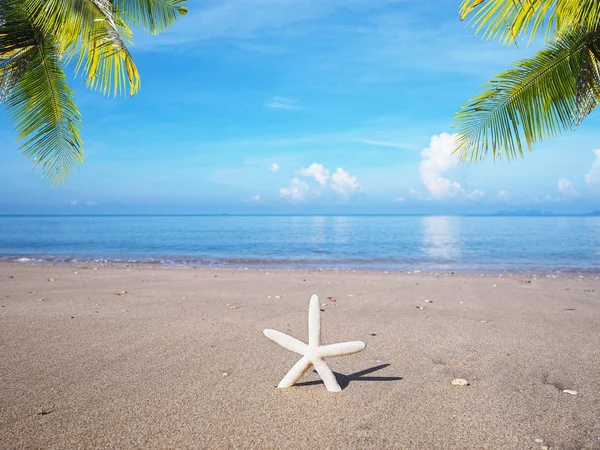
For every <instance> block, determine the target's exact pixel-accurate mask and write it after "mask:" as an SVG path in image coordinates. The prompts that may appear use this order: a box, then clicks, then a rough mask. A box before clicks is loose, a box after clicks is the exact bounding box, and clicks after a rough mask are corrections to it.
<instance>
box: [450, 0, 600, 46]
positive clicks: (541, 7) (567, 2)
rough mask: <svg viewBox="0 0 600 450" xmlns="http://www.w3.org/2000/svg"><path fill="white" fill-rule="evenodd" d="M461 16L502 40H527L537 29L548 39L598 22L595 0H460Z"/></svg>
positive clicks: (593, 26)
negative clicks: (520, 37) (521, 37)
mask: <svg viewBox="0 0 600 450" xmlns="http://www.w3.org/2000/svg"><path fill="white" fill-rule="evenodd" d="M459 14H460V19H461V20H464V19H466V18H467V17H469V16H470V17H471V23H472V25H473V26H474V27H475V29H476V33H480V34H481V35H482V36H483V37H484V38H486V39H496V40H499V41H501V42H503V43H505V44H508V43H512V42H514V41H515V40H516V39H517V38H518V37H519V36H525V37H526V38H527V39H528V40H529V41H530V42H531V41H532V40H533V39H534V37H535V36H536V34H537V33H538V32H540V31H545V38H546V40H547V41H551V40H553V39H554V38H559V37H560V36H562V35H563V34H565V33H567V32H569V30H574V29H579V30H582V31H586V32H590V31H593V30H596V29H598V26H599V25H600V2H599V1H598V0H462V3H461V5H460V9H459Z"/></svg>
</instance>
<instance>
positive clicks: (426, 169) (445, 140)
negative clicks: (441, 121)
mask: <svg viewBox="0 0 600 450" xmlns="http://www.w3.org/2000/svg"><path fill="white" fill-rule="evenodd" d="M456 136H457V135H456V134H448V133H442V134H440V135H439V136H432V138H431V141H430V143H429V147H428V148H426V149H425V150H423V151H422V152H421V157H422V158H423V161H422V162H421V166H420V167H419V173H420V174H421V181H422V182H423V184H424V185H425V188H426V189H427V190H428V191H429V193H430V194H431V196H432V197H433V198H434V199H437V200H441V199H444V198H448V197H454V196H456V195H457V194H459V193H461V192H463V191H462V189H461V186H460V183H458V182H457V181H451V180H449V179H447V178H445V177H443V174H444V173H445V172H447V171H448V170H450V169H451V168H453V167H454V166H456V163H457V158H456V156H455V155H453V154H452V152H453V151H454V148H455V139H456Z"/></svg>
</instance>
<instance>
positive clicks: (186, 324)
mask: <svg viewBox="0 0 600 450" xmlns="http://www.w3.org/2000/svg"><path fill="white" fill-rule="evenodd" d="M311 294H317V295H319V296H320V299H321V303H322V309H323V310H324V311H323V312H322V313H321V314H322V321H323V324H322V326H323V342H324V343H334V342H341V341H347V340H363V341H365V342H366V344H367V348H366V349H365V350H364V351H363V352H361V353H358V354H356V355H351V356H345V357H341V358H336V359H329V360H328V363H329V365H330V367H331V368H332V370H333V371H334V372H335V373H336V374H337V378H338V381H339V383H340V385H341V386H342V388H344V390H343V392H342V393H338V394H332V393H328V392H327V391H326V390H325V387H324V386H323V384H322V383H321V382H320V381H319V378H318V376H317V374H316V373H314V372H313V371H312V370H311V371H309V372H308V373H306V374H305V376H304V377H303V378H302V379H301V383H300V384H298V385H296V386H294V387H293V388H290V389H287V390H278V389H276V388H275V386H276V385H277V383H278V382H279V381H280V379H281V378H282V377H283V376H284V375H285V374H286V372H287V371H288V370H289V369H290V368H291V367H292V365H293V364H294V363H295V362H296V361H297V359H298V357H297V356H296V355H295V354H293V353H290V352H288V351H286V350H284V349H283V348H281V347H279V346H277V345H276V344H274V343H273V342H271V341H269V340H268V339H266V338H265V337H264V336H263V334H262V330H263V329H264V328H274V329H277V330H280V331H283V332H285V333H288V334H291V335H292V336H295V337H297V338H299V339H301V340H304V341H306V338H307V308H308V301H309V298H310V295H311ZM426 300H429V302H427V301H426ZM0 355H2V357H1V358H0V447H1V448H34V447H35V448H40V447H41V448H92V447H109V448H137V447H140V448H157V447H160V448H163V447H169V448H404V449H413V448H415V449H416V448H427V449H432V448H443V449H449V448H456V449H470V448H478V449H479V448H486V449H541V448H543V447H544V446H546V447H548V448H550V449H593V448H600V280H598V279H596V278H595V277H586V278H579V277H555V278H547V277H531V276H524V275H513V276H510V275H505V276H497V275H496V276H494V275H485V276H480V275H475V274H474V275H450V274H440V275H435V274H421V273H411V274H407V273H391V272H390V273H383V272H341V271H340V272H336V271H301V270H294V271H288V270H266V269H261V270H257V269H249V270H243V269H202V268H198V269H193V268H188V269H186V268H119V267H113V268H107V267H95V266H53V265H39V266H28V265H17V264H13V265H11V264H4V265H0ZM455 378H463V379H466V380H467V381H468V382H469V386H467V387H455V386H452V384H451V382H452V380H453V379H455ZM565 389H567V390H572V391H576V394H575V395H574V394H570V393H565V392H563V391H564V390H565Z"/></svg>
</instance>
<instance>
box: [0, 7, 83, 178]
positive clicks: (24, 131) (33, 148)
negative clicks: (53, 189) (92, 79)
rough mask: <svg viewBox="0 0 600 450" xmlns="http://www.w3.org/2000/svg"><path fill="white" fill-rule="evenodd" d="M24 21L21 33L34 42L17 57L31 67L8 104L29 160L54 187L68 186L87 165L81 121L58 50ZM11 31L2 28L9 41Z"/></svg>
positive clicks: (16, 82)
mask: <svg viewBox="0 0 600 450" xmlns="http://www.w3.org/2000/svg"><path fill="white" fill-rule="evenodd" d="M13 13H15V15H18V11H13ZM21 19H22V20H21V22H20V33H24V34H27V35H28V36H29V37H30V40H29V41H28V42H29V44H31V45H29V46H28V47H25V48H24V49H23V50H22V51H21V53H17V54H18V55H20V56H19V57H20V58H26V64H25V67H24V69H23V71H22V73H21V74H20V76H19V77H18V79H14V80H12V81H13V85H12V86H11V89H10V90H9V91H8V92H7V93H6V95H5V97H4V99H3V101H4V104H5V106H6V107H7V109H8V111H9V113H10V116H11V118H12V120H13V122H14V124H15V128H16V129H17V131H18V133H19V140H20V141H25V142H24V143H23V145H22V146H21V150H22V151H23V153H24V154H25V156H27V157H29V158H32V159H34V161H35V165H36V166H40V167H41V168H42V171H43V173H44V176H45V177H46V178H48V179H50V180H51V181H52V182H53V184H56V183H60V182H62V183H64V180H65V177H66V176H68V174H69V173H70V171H71V170H72V168H73V166H74V165H75V164H77V163H81V162H83V149H82V142H81V138H80V136H79V129H80V128H81V116H80V114H79V111H78V109H77V106H76V105H75V102H74V99H73V97H74V93H73V90H72V89H71V88H70V87H69V85H68V84H67V80H66V78H67V77H66V75H65V73H64V72H63V70H62V68H61V62H60V47H59V45H58V44H57V43H56V42H55V41H54V39H53V38H52V37H51V36H48V35H45V34H44V33H43V32H42V30H40V29H39V28H36V27H35V26H33V24H31V23H28V22H27V20H26V19H25V16H24V15H22V16H21ZM6 31H8V30H7V27H3V28H2V30H1V34H2V35H3V38H6V39H8V36H9V34H6V33H5V32H6ZM13 57H14V55H13Z"/></svg>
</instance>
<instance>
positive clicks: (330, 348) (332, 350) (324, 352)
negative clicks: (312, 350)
mask: <svg viewBox="0 0 600 450" xmlns="http://www.w3.org/2000/svg"><path fill="white" fill-rule="evenodd" d="M365 347H366V345H365V343H364V342H362V341H354V342H342V343H340V344H331V345H323V346H322V347H319V355H320V356H321V358H325V357H327V356H342V355H351V354H352V353H358V352H360V351H361V350H364V348H365Z"/></svg>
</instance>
